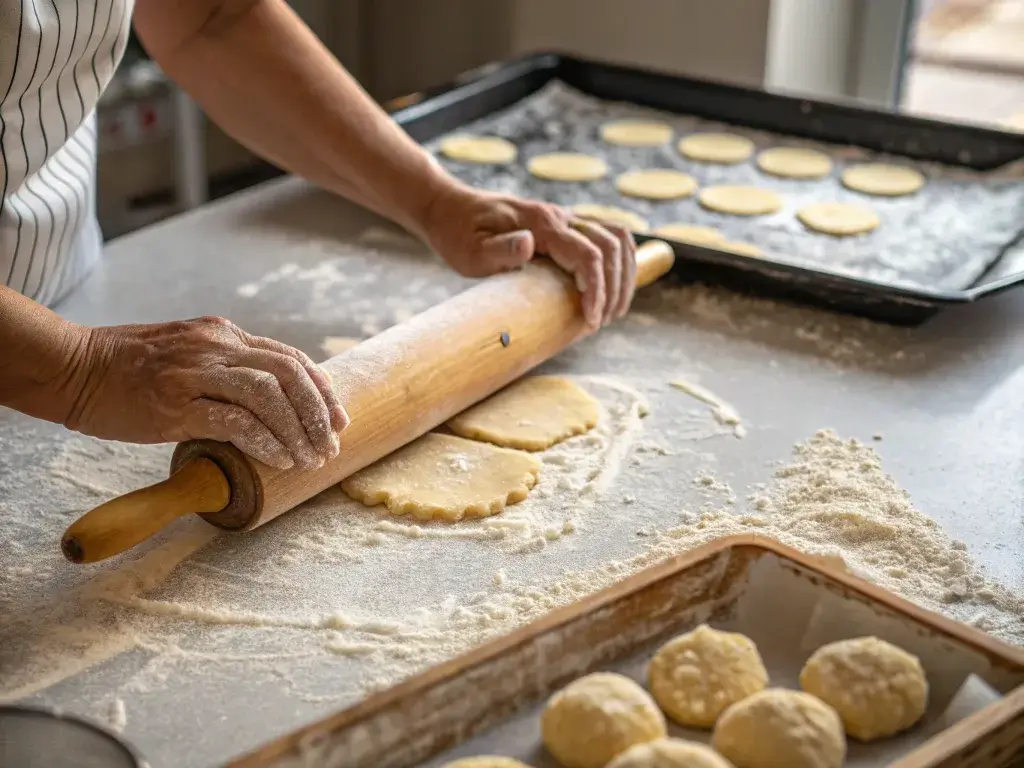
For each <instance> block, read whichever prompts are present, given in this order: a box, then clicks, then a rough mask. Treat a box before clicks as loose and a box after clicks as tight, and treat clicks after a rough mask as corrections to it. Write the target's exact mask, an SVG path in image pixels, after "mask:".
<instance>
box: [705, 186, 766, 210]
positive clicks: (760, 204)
mask: <svg viewBox="0 0 1024 768" xmlns="http://www.w3.org/2000/svg"><path fill="white" fill-rule="evenodd" d="M700 204H701V205H703V206H704V207H705V208H709V209H711V210H712V211H718V212H719V213H731V214H733V215H735V216H760V215H761V214H765V213H775V212H776V211H780V210H782V198H781V197H779V196H778V195H777V194H775V193H774V192H772V191H771V190H770V189H761V188H760V187H742V186H719V187H706V188H705V189H703V190H702V191H701V193H700Z"/></svg>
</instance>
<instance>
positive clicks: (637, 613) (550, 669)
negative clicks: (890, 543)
mask: <svg viewBox="0 0 1024 768" xmlns="http://www.w3.org/2000/svg"><path fill="white" fill-rule="evenodd" d="M703 621H707V622H708V623H710V624H711V625H713V626H716V627H720V628H724V629H733V630H736V631H743V632H745V633H747V634H748V635H749V636H751V637H752V638H753V639H754V641H755V642H757V644H758V647H759V649H760V650H761V653H762V656H763V657H764V659H765V664H766V666H767V667H768V671H769V674H770V675H771V678H772V684H773V685H783V686H787V687H796V684H795V683H796V678H797V675H798V674H799V670H800V667H801V666H802V664H803V662H804V661H805V660H806V659H807V657H808V656H810V654H811V653H812V652H813V651H814V650H815V649H816V648H817V647H819V646H820V645H822V644H824V643H827V642H831V641H833V640H837V639H841V638H845V637H857V636H861V635H866V634H873V635H876V636H879V637H882V638H884V639H887V640H889V641H891V642H894V643H896V644H897V645H899V646H900V647H902V648H905V649H906V650H908V651H910V652H912V653H914V654H916V655H917V656H918V657H919V658H920V659H921V663H922V664H923V665H924V667H925V670H926V671H927V673H928V678H929V682H930V685H931V690H932V696H931V705H930V708H929V711H928V713H927V714H926V715H925V718H924V720H923V721H922V723H921V724H919V725H918V726H917V727H915V728H914V729H912V730H911V731H910V732H908V733H907V734H904V735H902V736H900V737H897V738H895V739H890V740H886V741H883V742H879V743H877V744H873V745H862V744H858V743H856V742H853V741H852V740H851V742H850V749H849V757H848V762H847V765H848V766H861V765H863V766H869V765H871V766H873V765H895V766H899V768H924V767H925V766H928V767H938V766H943V768H952V767H953V766H956V767H958V768H966V767H970V768H974V767H977V768H981V766H984V767H985V768H999V767H1001V766H1007V767H1009V766H1015V765H1021V764H1024V650H1021V649H1018V648H1014V647H1011V646H1008V645H1006V644H1004V643H1001V642H999V641H997V640H995V639H993V638H991V637H989V636H988V635H986V634H984V633H982V632H980V631H978V630H976V629H973V628H971V627H969V626H966V625H964V624H960V623H958V622H955V621H952V620H950V619H947V618H945V617H943V616H939V615H937V614H934V613H932V612H930V611H926V610H924V609H922V608H919V607H918V606H916V605H913V604H911V603H909V602H907V601H906V600H903V599H901V598H899V597H897V596H895V595H893V594H891V593H889V592H886V591H885V590H883V589H880V588H879V587H876V586H874V585H872V584H870V583H868V582H866V581H864V580H862V579H859V578H857V577H855V576H853V575H851V574H849V573H847V572H846V571H845V570H843V569H842V568H841V567H838V566H837V565H836V564H833V563H830V562H827V561H825V560H823V559H821V558H816V557H812V556H809V555H805V554H802V553H800V552H797V551H796V550H793V549H790V548H789V547H786V546H783V545H782V544H779V543H778V542H776V541H774V540H772V539H767V538H763V537H758V536H734V537H729V538H724V539H719V540H717V541H714V542H711V543H708V544H706V545H704V546H701V547H698V548H696V549H694V550H692V551H690V552H687V553H685V554H683V555H680V556H678V557H675V558H672V559H670V560H667V561H665V562H664V563H661V564H659V565H657V566H654V567H652V568H649V569H647V570H645V571H643V572H641V573H638V574H636V575H634V576H632V577H630V578H628V579H626V580H624V581H622V582H620V583H619V584H615V585H613V586H611V587H608V588H607V589H604V590H602V591H600V592H597V593H595V594H593V595H591V596H590V597H588V598H585V599H584V600H581V601H579V602H577V603H574V604H572V605H569V606H566V607H564V608H561V609H559V610H557V611H554V612H552V613H551V614H549V615H548V616H546V617H544V618H543V619H540V620H538V621H536V622H534V623H532V624H529V625H527V626H525V627H522V628H521V629H519V630H517V631H515V632H512V633H511V634H509V635H506V636H505V637H502V638H499V639H497V640H494V641H492V642H490V643H487V644H485V645H483V646H481V647H479V648H477V649H475V650H473V651H471V652H470V653H467V654H465V655H464V656H462V657H459V658H456V659H453V660H452V661H450V662H448V663H445V664H442V665H440V666H438V667H435V668H433V669H430V670H428V671H427V672H425V673H423V674H421V675H419V676H417V677H415V678H412V679H410V680H408V681H407V682H405V683H402V684H401V685H398V686H396V687H395V688H392V689H390V690H387V691H384V692H381V693H379V694H376V695H374V696H372V697H370V698H368V699H367V700H365V701H363V702H362V703H360V704H358V705H356V706H354V707H351V708H350V709H347V710H344V711H342V712H340V713H338V714H336V715H333V716H331V717H328V718H326V719H325V720H323V721H321V722H319V723H316V724H314V725H311V726H309V727H307V728H304V729H302V730H300V731H297V732H295V733H292V734H290V735H288V736H286V737H284V738H282V739H279V740H277V741H275V742H273V743H271V744H269V745H267V746H265V747H263V748H262V749H259V750H257V751H256V752H254V753H252V754H250V755H248V756H246V757H243V758H242V759H240V760H237V761H235V762H232V763H231V764H230V766H229V768H267V767H268V766H274V768H286V767H288V768H292V767H293V766H294V767H297V766H317V768H405V767H406V766H416V765H423V764H427V765H430V766H436V765H441V764H443V763H444V762H446V761H447V760H452V759H455V758H457V757H465V756H469V755H474V754H504V755H508V756H510V757H517V758H519V759H520V760H524V761H525V762H527V763H528V764H529V765H532V766H536V768H547V766H554V765H555V763H554V762H553V761H552V760H551V758H550V757H549V756H547V755H546V754H544V752H543V750H542V748H541V747H540V737H539V722H538V714H539V711H540V708H541V707H542V706H543V703H544V701H545V699H546V698H547V696H549V695H550V694H551V693H553V692H554V691H556V690H557V689H558V688H560V687H561V686H563V685H565V684H566V683H568V682H570V681H571V680H574V679H576V678H578V677H580V676H582V675H585V674H587V673H589V672H593V671H597V670H614V671H620V672H623V673H624V674H627V675H630V676H631V677H634V678H635V679H637V680H638V681H641V682H642V681H643V672H644V668H645V665H646V662H647V661H648V660H649V659H650V656H651V654H652V653H653V651H654V650H655V649H656V648H657V646H658V645H659V644H660V643H661V642H663V641H665V640H666V639H668V638H670V637H672V636H673V635H675V634H678V633H680V632H684V631H687V630H689V629H691V628H693V627H694V626H696V625H697V624H699V623H701V622H703ZM674 734H675V735H680V736H684V737H686V738H696V739H701V740H705V741H706V740H707V736H708V734H706V733H698V732H688V731H685V730H683V729H675V730H674Z"/></svg>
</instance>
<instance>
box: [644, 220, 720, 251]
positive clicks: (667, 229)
mask: <svg viewBox="0 0 1024 768" xmlns="http://www.w3.org/2000/svg"><path fill="white" fill-rule="evenodd" d="M654 234H655V235H657V236H658V237H667V238H668V239H669V240H676V241H677V242H680V243H689V244H690V245H708V246H710V245H714V244H715V243H722V242H725V235H723V234H722V233H721V232H719V231H718V230H717V229H715V228H714V227H702V226H700V225H699V224H685V223H683V222H679V223H675V224H665V225H664V226H661V227H658V228H657V229H655V230H654Z"/></svg>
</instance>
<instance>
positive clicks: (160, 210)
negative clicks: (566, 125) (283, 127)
mask: <svg viewBox="0 0 1024 768" xmlns="http://www.w3.org/2000/svg"><path fill="white" fill-rule="evenodd" d="M291 5H292V7H293V8H295V10H296V11H297V12H298V13H299V14H300V15H301V16H302V17H303V18H304V19H305V20H306V22H307V23H308V24H309V25H310V26H311V27H312V29H313V30H314V32H316V34H317V35H318V36H319V37H320V39H321V40H323V41H324V42H325V44H326V45H327V46H328V47H329V48H330V49H331V50H332V51H333V52H334V54H335V55H336V56H337V57H338V58H339V59H340V60H341V61H342V62H343V63H344V64H345V65H346V66H347V67H348V68H349V70H350V71H351V72H352V73H353V74H354V75H355V76H356V77H357V78H359V80H360V81H361V82H362V83H363V85H364V86H365V87H366V88H367V90H369V92H370V93H371V94H372V95H373V96H374V97H375V98H377V99H378V100H380V101H382V102H383V101H387V100H390V99H393V98H396V97H399V96H402V95H405V94H409V93H413V92H415V91H417V90H419V89H421V88H425V87H429V86H433V85H438V84H441V83H444V82H446V81H448V80H450V79H451V78H452V77H453V76H455V75H457V74H459V73H461V72H465V71H466V70H469V69H473V68H475V67H479V66H481V65H483V64H486V63H487V62H490V61H495V60H498V59H503V58H507V57H509V56H514V55H517V54H521V53H526V52H530V51H536V50H561V51H566V52H571V53H576V54H579V55H582V56H586V57H590V58H597V59H602V60H606V61H615V62H622V63H627V64H633V65H639V66H648V67H653V68H656V69H660V70H665V71H669V72H672V73H676V74H684V75H691V76H695V77H703V78H710V79H715V80H725V81H731V82H735V83H740V84H744V85H750V86H755V87H763V88H768V89H772V90H778V91H784V92H792V93H801V94H807V95H812V96H815V97H819V98H825V99H857V100H860V101H863V102H868V103H871V104H873V105H875V106H879V107H883V108H887V109H898V110H901V111H904V112H909V113H915V114H921V115H926V116H930V117H938V118H940V119H943V120H953V121H960V122H974V123H983V124H987V125H990V126H999V127H1002V128H1003V129H1004V130H1014V129H1016V130H1020V131H1024V0H291ZM99 117H100V126H101V131H100V162H99V201H98V203H99V211H100V222H101V225H102V227H103V230H104V233H105V235H106V236H107V237H108V238H111V237H116V236H117V235H120V234H123V233H125V232H129V231H131V230H133V229H136V228H138V227H140V226H144V225H146V224H149V223H152V222H154V221H158V220H160V219H162V218H165V217H167V216H169V215H171V214H174V213H176V212H179V211H182V210H187V209H189V208H193V207H196V206H198V205H201V204H203V203H204V202H207V201H209V200H211V199H215V198H217V197H220V196H223V195H225V194H230V193H232V192H235V191H237V190H239V189H243V188H245V187H247V186H250V185H252V184H256V183H259V182H261V181H265V180H267V179H269V178H272V177H273V176H275V175H277V174H278V171H277V170H276V169H274V168H272V167H270V166H268V165H266V164H265V163H262V162H260V161H259V160H257V159H256V158H255V157H253V156H252V155H251V154H250V153H249V152H247V151H246V150H245V149H244V148H242V147H240V146H239V145H237V144H236V143H234V142H233V141H232V140H230V139H229V138H227V137H226V136H225V135H224V134H223V133H221V132H220V131H219V130H218V129H217V128H216V127H215V126H213V125H212V124H210V123H209V122H208V121H206V120H205V119H204V118H203V116H202V114H201V113H200V112H199V110H197V109H196V108H195V106H194V105H193V104H192V103H191V102H190V101H189V99H188V98H187V97H185V96H184V95H182V94H181V93H179V92H177V91H176V89H174V88H173V86H171V85H170V84H169V83H168V82H167V81H166V80H165V79H164V78H163V76H162V74H161V73H160V71H159V69H158V68H156V67H155V66H154V65H153V64H152V63H151V62H149V61H148V60H147V59H146V56H145V52H144V51H143V50H142V48H141V47H140V46H139V45H138V43H137V42H136V41H134V40H133V41H132V45H130V47H129V50H128V53H127V55H126V56H125V60H124V62H123V64H122V66H121V69H120V71H119V73H118V77H117V79H116V81H115V84H114V86H113V87H111V88H110V90H109V91H108V92H107V94H105V96H104V99H103V101H102V102H101V104H100V107H99Z"/></svg>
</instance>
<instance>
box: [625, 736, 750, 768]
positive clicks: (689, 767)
mask: <svg viewBox="0 0 1024 768" xmlns="http://www.w3.org/2000/svg"><path fill="white" fill-rule="evenodd" d="M608 768H732V765H731V764H730V763H729V761H728V760H726V759H725V758H724V757H722V756H721V755H719V754H718V753H717V752H715V750H713V749H711V747H706V746H704V745H703V744H697V743H695V742H692V741H683V740H682V739H658V740H657V741H649V742H647V743H646V744H637V745H636V746H635V747H630V748H629V749H627V750H626V751H625V752H623V753H622V754H621V755H619V756H618V757H616V758H615V759H614V760H612V761H611V762H610V763H608Z"/></svg>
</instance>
